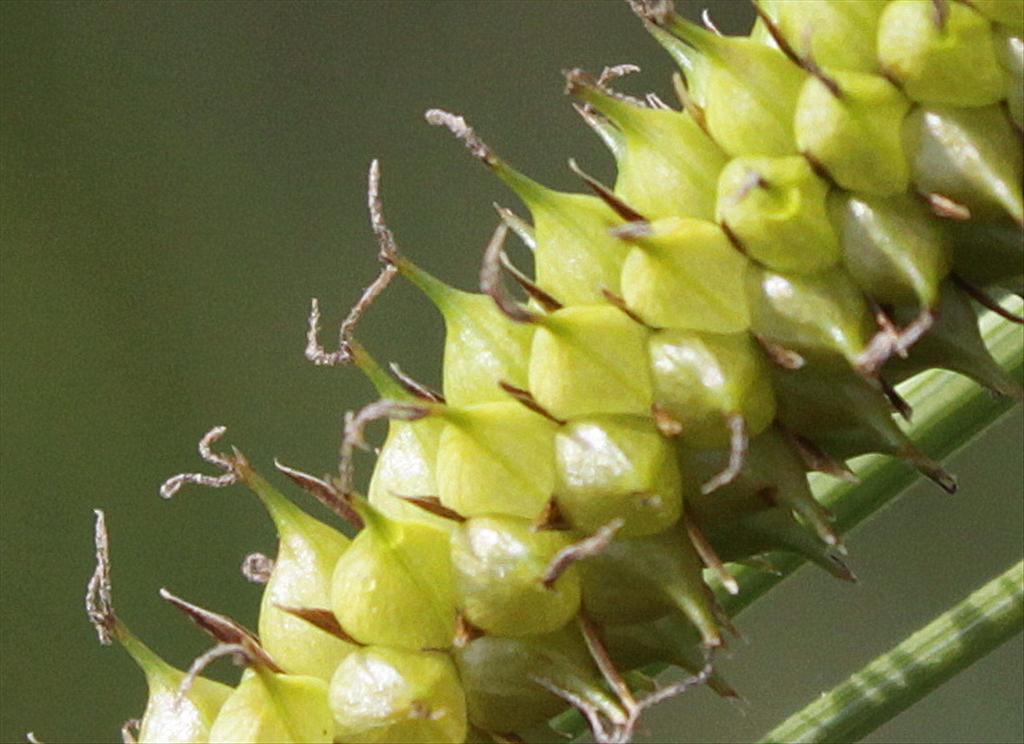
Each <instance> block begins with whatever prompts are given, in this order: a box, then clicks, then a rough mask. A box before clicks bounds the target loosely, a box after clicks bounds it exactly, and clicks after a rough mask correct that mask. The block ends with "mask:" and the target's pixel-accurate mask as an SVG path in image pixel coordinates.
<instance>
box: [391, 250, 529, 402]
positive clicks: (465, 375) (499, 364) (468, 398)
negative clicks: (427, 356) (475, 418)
mask: <svg viewBox="0 0 1024 744" xmlns="http://www.w3.org/2000/svg"><path fill="white" fill-rule="evenodd" d="M396 265H397V266H398V267H399V271H401V272H402V273H403V274H405V276H407V277H408V278H409V280H410V281H411V282H413V283H414V284H416V285H417V286H418V287H419V288H420V289H421V290H422V291H423V293H424V294H425V295H427V297H429V298H430V300H431V302H433V303H434V305H436V306H437V309H438V310H439V311H440V312H441V315H442V316H443V317H444V323H445V342H444V381H443V386H444V394H445V398H446V399H447V400H448V402H449V403H451V404H452V405H473V404H475V403H486V402H489V401H495V400H504V398H505V394H504V393H503V392H502V391H501V388H499V387H498V382H499V381H501V380H504V381H505V382H508V383H511V384H513V385H517V386H520V387H522V386H524V385H525V384H526V366H525V359H526V353H527V350H528V349H529V348H530V336H531V334H532V333H533V329H532V328H531V327H530V326H528V325H523V324H521V323H513V322H512V321H511V320H509V319H508V318H507V317H506V316H505V315H504V314H503V313H502V312H501V311H500V310H499V309H498V308H497V307H496V306H495V304H494V302H493V300H491V298H490V297H488V296H487V295H484V294H475V293H472V292H463V291H462V290H458V289H455V288H454V287H451V286H449V285H447V284H445V283H444V282H442V281H440V280H438V279H436V278H434V277H433V276H431V275H430V274H428V273H427V272H425V271H423V270H422V269H420V268H419V267H417V266H415V265H413V264H412V263H411V262H410V261H408V260H407V259H405V258H404V257H399V258H398V259H396Z"/></svg>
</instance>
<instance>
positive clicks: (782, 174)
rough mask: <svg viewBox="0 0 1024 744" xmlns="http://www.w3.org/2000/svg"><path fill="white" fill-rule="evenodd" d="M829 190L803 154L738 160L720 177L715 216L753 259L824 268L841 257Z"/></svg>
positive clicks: (784, 266)
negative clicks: (831, 220) (827, 203)
mask: <svg viewBox="0 0 1024 744" xmlns="http://www.w3.org/2000/svg"><path fill="white" fill-rule="evenodd" d="M897 136H898V133H897ZM827 194H828V184H826V183H825V181H823V180H822V179H821V178H819V177H818V176H817V175H815V173H814V171H813V170H812V169H811V166H810V164H809V163H808V162H807V160H806V159H804V158H802V157H799V156H791V157H787V158H736V159H735V160H733V161H732V162H731V163H729V165H728V166H726V168H725V170H723V171H722V176H721V178H720V179H719V181H718V206H717V209H716V213H715V218H716V219H717V220H718V221H719V222H720V223H722V224H723V225H725V226H726V227H728V229H729V231H730V232H731V233H732V234H733V235H734V236H735V238H736V239H737V240H739V242H740V243H741V244H742V246H743V252H744V253H746V254H747V255H749V256H750V257H751V258H753V259H754V260H755V261H757V262H759V263H762V264H764V265H765V266H768V267H770V268H773V269H777V270H778V271H792V272H813V271H820V270H822V269H825V268H828V267H829V266H831V265H832V264H834V263H835V262H836V261H838V260H839V241H838V239H837V238H836V234H835V232H834V231H833V230H832V226H831V225H830V224H829V221H828V212H827V210H826V208H825V197H826V195H827Z"/></svg>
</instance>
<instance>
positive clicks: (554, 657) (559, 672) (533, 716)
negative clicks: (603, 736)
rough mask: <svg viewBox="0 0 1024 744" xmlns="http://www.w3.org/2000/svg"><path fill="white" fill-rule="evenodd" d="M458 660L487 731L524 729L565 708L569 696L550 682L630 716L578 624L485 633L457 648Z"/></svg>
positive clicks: (613, 713)
mask: <svg viewBox="0 0 1024 744" xmlns="http://www.w3.org/2000/svg"><path fill="white" fill-rule="evenodd" d="M455 663H456V664H457V665H458V668H459V675H460V677H461V679H462V683H463V685H464V687H465V690H466V704H467V706H468V709H469V719H470V722H471V723H472V724H473V725H474V726H476V727H478V728H480V729H482V730H483V731H490V732H494V733H503V732H507V731H514V730H516V729H522V728H525V727H527V726H530V725H533V724H536V723H540V722H542V721H544V720H546V719H548V718H550V717H551V716H553V715H555V714H557V713H558V712H560V711H562V710H564V709H565V701H564V700H563V699H562V698H560V697H556V696H555V695H554V694H552V692H550V690H549V686H551V687H556V688H559V689H561V690H565V691H567V692H569V693H571V694H573V695H576V696H577V697H579V698H580V699H582V700H585V701H586V702H588V703H589V704H591V705H593V706H594V707H595V708H596V709H597V710H598V711H600V712H601V713H602V714H603V715H605V716H607V717H608V718H610V719H611V720H619V721H621V720H623V717H624V713H623V711H622V710H621V708H620V707H619V705H618V704H617V703H616V701H615V700H614V699H613V698H612V696H611V695H610V694H609V693H608V692H607V691H606V690H605V689H604V686H603V685H602V683H601V679H600V676H599V674H598V671H597V669H595V668H594V663H593V662H592V661H591V659H590V656H589V654H588V652H587V647H586V645H585V644H584V642H583V639H582V637H581V636H580V634H579V631H577V630H576V628H575V627H574V626H573V625H569V626H567V627H565V628H563V629H562V630H559V631H556V632H554V633H547V634H545V635H536V636H524V637H520V638H501V637H498V636H487V635H485V636H483V637H481V638H477V639H476V640H473V641H471V642H469V643H468V644H466V645H464V646H462V647H461V648H457V649H456V650H455ZM542 682H544V683H547V686H545V685H542V684H541V683H542Z"/></svg>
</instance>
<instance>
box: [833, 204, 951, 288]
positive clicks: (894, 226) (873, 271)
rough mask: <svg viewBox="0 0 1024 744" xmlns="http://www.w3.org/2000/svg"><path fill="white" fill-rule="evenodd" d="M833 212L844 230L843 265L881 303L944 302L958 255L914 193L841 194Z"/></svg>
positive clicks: (836, 222) (840, 230) (839, 227)
mask: <svg viewBox="0 0 1024 744" xmlns="http://www.w3.org/2000/svg"><path fill="white" fill-rule="evenodd" d="M830 208H831V211H832V214H833V217H834V223H835V225H836V227H837V229H838V230H839V232H840V235H841V239H842V246H843V266H844V267H845V268H846V271H847V272H848V273H849V275H850V277H851V278H852V279H853V280H854V281H855V282H856V283H857V284H858V285H859V286H860V287H861V288H862V289H863V290H864V291H865V292H867V293H868V294H869V295H871V297H872V298H874V299H875V300H877V301H878V302H883V303H892V304H900V303H902V304H917V306H918V307H920V308H930V307H933V306H934V305H935V303H936V302H938V299H939V285H940V284H941V282H942V280H943V279H944V278H945V277H946V275H947V274H948V273H949V270H950V263H951V260H952V252H951V250H950V245H949V241H948V239H947V237H946V234H945V232H944V231H943V230H942V228H941V226H940V225H938V224H936V221H935V219H934V217H933V216H932V215H931V213H930V212H929V210H928V208H927V207H926V206H925V205H924V204H922V203H921V201H920V200H919V199H915V198H914V197H912V196H909V195H900V196H895V197H886V198H884V199H883V198H879V197H874V196H863V195H855V194H845V193H837V194H835V195H834V197H833V198H832V200H831V203H830Z"/></svg>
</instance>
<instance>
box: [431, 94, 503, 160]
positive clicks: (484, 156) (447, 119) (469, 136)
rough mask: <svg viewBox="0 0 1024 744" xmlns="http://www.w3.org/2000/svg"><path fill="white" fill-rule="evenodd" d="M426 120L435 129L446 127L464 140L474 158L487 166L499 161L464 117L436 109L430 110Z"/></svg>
mask: <svg viewBox="0 0 1024 744" xmlns="http://www.w3.org/2000/svg"><path fill="white" fill-rule="evenodd" d="M424 118H425V119H426V120H427V123H429V124H431V125H433V126H435V127H445V128H446V129H447V130H448V131H449V132H451V133H452V134H454V135H455V136H456V137H457V138H458V139H460V140H462V143H463V144H464V145H465V146H466V149H468V150H469V151H470V153H472V155H473V157H475V158H478V159H480V160H482V161H483V162H484V163H486V164H487V165H493V164H494V163H495V161H496V160H497V158H496V157H495V155H494V151H493V150H491V148H490V147H488V146H487V143H485V142H484V141H483V140H482V139H480V137H479V136H478V135H477V133H476V130H474V129H473V127H471V126H470V125H469V124H467V123H466V120H465V119H464V118H463V117H461V116H459V115H457V114H453V113H451V112H450V111H445V110H444V109H436V108H435V109H428V110H427V112H426V113H425V114H424Z"/></svg>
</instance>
